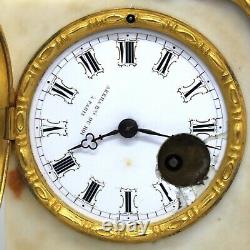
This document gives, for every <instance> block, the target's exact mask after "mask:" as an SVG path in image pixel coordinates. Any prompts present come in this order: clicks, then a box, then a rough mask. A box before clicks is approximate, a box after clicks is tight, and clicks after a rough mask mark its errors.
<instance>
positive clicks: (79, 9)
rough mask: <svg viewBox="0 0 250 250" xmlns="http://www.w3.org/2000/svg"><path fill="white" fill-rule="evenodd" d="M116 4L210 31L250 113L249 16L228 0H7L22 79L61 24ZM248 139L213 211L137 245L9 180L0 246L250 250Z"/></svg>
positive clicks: (6, 21)
mask: <svg viewBox="0 0 250 250" xmlns="http://www.w3.org/2000/svg"><path fill="white" fill-rule="evenodd" d="M114 7H138V8H148V9H153V10H156V11H160V12H164V13H167V14H170V15H172V16H174V17H177V18H179V19H181V20H183V21H185V22H187V23H189V24H190V25H191V26H193V27H195V28H197V29H198V30H199V31H200V32H202V33H203V34H205V35H206V36H207V37H208V38H209V39H210V40H211V41H212V42H213V43H214V44H215V45H216V46H217V47H218V49H219V50H220V51H221V52H222V53H223V54H224V56H225V57H226V59H227V61H228V62H229V64H230V66H231V68H232V69H233V71H234V73H235V75H236V77H237V79H238V81H239V83H240V85H241V88H242V91H243V94H244V97H245V100H246V106H247V115H248V116H249V115H250V94H249V93H250V84H249V69H250V57H249V54H250V52H249V51H250V19H249V18H247V17H246V16H245V15H244V14H243V13H242V12H241V11H240V9H238V8H237V7H236V6H234V5H233V4H232V3H231V2H230V1H228V0H202V1H200V0H119V1H115V0H102V1H100V0H53V1H51V0H36V1H34V0H16V1H14V0H12V1H9V0H0V23H1V24H2V26H3V28H4V31H5V35H6V38H7V41H8V44H9V48H10V53H11V59H12V64H13V73H14V84H15V86H17V84H18V80H19V79H20V76H21V73H22V71H23V70H24V68H25V66H26V64H27V63H28V61H29V60H30V58H31V57H32V56H33V54H34V53H35V52H36V51H37V49H38V48H39V47H40V46H41V45H42V44H43V43H44V42H45V41H46V40H47V39H48V38H49V37H50V36H51V35H52V34H54V33H55V32H56V31H57V30H58V29H60V28H61V27H63V26H65V25H66V24H68V23H69V22H72V21H73V20H76V19H78V18H80V17H82V16H85V15H86V14H90V13H93V12H96V11H99V10H103V9H105V8H114ZM247 141H248V143H247V147H246V152H245V157H244V159H243V162H242V165H241V168H240V170H239V172H238V174H237V176H236V179H235V181H234V182H233V184H232V186H231V187H230V189H229V191H228V192H227V194H226V195H225V197H224V198H223V199H222V200H221V201H220V202H219V203H218V204H217V206H216V207H215V208H214V209H213V210H211V212H210V213H209V214H208V215H207V216H205V217H204V218H202V219H201V220H200V221H199V222H197V223H196V224H194V225H193V226H192V227H190V228H188V229H187V230H185V231H183V232H181V233H179V234H177V235H175V236H172V237H170V238H165V239H162V240H159V241H157V242H153V243H143V244H133V245H131V244H130V245H127V244H121V243H111V242H104V241H100V240H97V239H95V238H91V237H89V236H86V235H84V234H80V233H78V232H75V231H74V230H72V229H71V228H69V227H68V226H66V225H64V224H62V223H61V222H59V221H58V220H57V219H56V218H54V217H53V216H52V215H51V214H50V213H49V212H48V211H47V210H46V209H44V208H43V207H42V206H41V205H40V204H39V203H38V202H37V201H36V199H35V198H34V197H33V195H32V194H31V192H30V191H29V190H28V188H27V187H26V186H25V188H24V190H23V192H22V193H21V195H20V197H19V198H17V197H16V196H15V195H14V193H13V191H12V190H11V189H10V188H9V187H8V188H7V189H6V193H5V199H6V209H5V213H4V219H5V241H6V249H3V248H0V250H50V249H53V250H57V249H60V250H66V249H71V250H78V249H79V250H80V249H81V250H84V249H88V250H95V249H103V250H105V249H108V250H113V249H117V248H118V247H119V249H120V250H123V249H124V250H125V249H126V250H129V249H131V250H132V249H133V250H135V249H138V250H140V249H143V250H147V249H152V248H155V249H159V250H161V249H164V250H165V249H166V250H167V249H171V250H188V249H190V250H200V249H202V250H211V249H215V250H217V249H218V250H235V249H240V250H249V249H250V237H249V232H250V213H249V211H250V195H249V186H250V169H249V154H250V147H249V141H250V136H249V135H248V138H247ZM13 153H14V152H13ZM10 165H11V169H10V171H13V169H15V167H16V166H17V165H18V164H17V162H16V159H15V158H14V157H12V159H11V164H10ZM12 174H13V172H12ZM10 176H11V175H10ZM10 176H9V178H10ZM12 176H13V175H12ZM9 182H10V180H9ZM19 186H20V185H19ZM19 186H18V185H17V187H19ZM19 188H20V187H19Z"/></svg>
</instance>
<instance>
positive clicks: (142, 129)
mask: <svg viewBox="0 0 250 250" xmlns="http://www.w3.org/2000/svg"><path fill="white" fill-rule="evenodd" d="M138 132H141V133H144V134H148V135H156V136H161V137H166V138H170V137H171V136H169V135H164V134H161V133H158V132H155V131H153V130H150V129H144V128H138Z"/></svg>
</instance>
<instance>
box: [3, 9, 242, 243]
mask: <svg viewBox="0 0 250 250" xmlns="http://www.w3.org/2000/svg"><path fill="white" fill-rule="evenodd" d="M4 55H6V53H5V54H4ZM5 58H6V56H5ZM9 82H10V81H9ZM5 86H8V85H7V84H5ZM5 92H7V91H5ZM10 92H11V90H10ZM10 106H11V108H7V109H4V110H5V111H4V112H6V113H4V118H5V117H6V118H7V119H5V120H6V121H7V123H6V124H7V125H8V126H6V129H5V130H4V131H6V132H5V138H6V139H10V140H13V139H15V142H16V151H17V155H18V157H19V160H20V163H21V166H22V171H23V174H24V176H25V177H26V180H27V182H28V184H29V185H30V187H31V189H32V190H33V193H34V194H35V195H36V197H37V198H38V200H40V202H41V203H42V204H43V205H44V206H45V207H46V208H47V209H49V210H50V212H52V213H53V214H54V215H55V216H56V217H58V218H59V219H61V220H62V221H64V222H66V223H67V224H69V225H71V226H72V227H74V228H76V229H77V230H79V231H82V232H86V233H89V234H91V235H94V236H98V237H100V238H104V239H110V240H117V241H145V240H155V239H158V238H160V237H163V236H167V235H172V234H174V233H176V232H178V231H181V230H182V229H183V228H185V227H187V226H188V225H190V224H192V223H193V222H195V221H196V220H197V219H198V218H200V217H201V216H202V215H204V214H205V213H206V212H207V211H208V210H209V209H210V208H211V207H212V206H213V205H214V204H215V203H216V202H217V201H218V200H219V199H220V198H221V197H222V195H223V194H224V192H225V191H226V190H227V188H228V187H229V185H230V184H231V182H232V180H233V177H234V175H235V174H236V172H237V169H238V167H239V164H240V161H241V158H242V156H243V151H244V143H245V137H246V118H245V108H244V101H243V97H242V94H241V91H240V87H239V84H238V83H237V81H236V79H235V77H234V76H233V74H232V73H231V70H230V69H229V67H228V66H227V63H226V62H225V59H224V58H223V56H222V55H221V54H220V52H219V51H218V50H217V49H216V48H215V47H214V46H213V45H212V44H211V42H209V41H208V39H206V38H205V37H204V36H203V35H201V34H200V33H199V32H198V31H196V30H194V29H193V28H191V27H189V26H188V25H187V24H184V23H183V22H181V21H179V20H177V19H174V18H172V17H170V16H167V15H163V14H160V13H156V12H153V11H149V10H141V9H116V10H109V11H104V12H100V13H97V14H93V15H90V16H88V17H85V18H83V19H80V20H78V21H75V22H73V23H72V24H69V25H68V26H67V27H65V28H63V29H62V30H61V31H59V32H58V33H57V34H56V35H54V36H53V37H52V38H51V39H50V40H49V41H48V42H47V43H46V44H45V45H44V46H43V47H42V48H41V49H40V50H39V52H37V54H36V55H35V56H34V58H33V59H32V60H31V62H30V63H29V65H28V66H27V68H26V69H25V72H24V74H23V76H22V79H21V81H20V86H19V90H18V92H17V101H16V106H15V107H14V105H10ZM4 107H6V105H5V106H4ZM5 143H7V144H8V145H6V146H4V148H6V149H5V150H7V149H8V146H9V141H8V140H5V141H3V145H5ZM1 155H7V154H4V153H3V154H1ZM6 159H7V158H6V157H4V158H3V161H5V162H6Z"/></svg>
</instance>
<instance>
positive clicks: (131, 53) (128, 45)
mask: <svg viewBox="0 0 250 250" xmlns="http://www.w3.org/2000/svg"><path fill="white" fill-rule="evenodd" d="M117 48H118V51H119V59H118V65H119V66H131V65H132V66H136V57H135V48H136V41H132V40H128V41H127V40H118V41H117Z"/></svg>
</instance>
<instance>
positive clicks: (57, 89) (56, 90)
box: [49, 78, 78, 104]
mask: <svg viewBox="0 0 250 250" xmlns="http://www.w3.org/2000/svg"><path fill="white" fill-rule="evenodd" d="M77 93H78V91H77V90H76V89H74V88H69V87H67V86H66V85H64V83H63V80H61V79H60V78H56V79H55V81H54V82H53V83H52V85H51V88H50V89H49V94H51V95H53V96H59V97H60V98H62V99H63V100H64V101H65V102H66V103H68V104H72V103H73V99H74V98H75V96H76V94H77Z"/></svg>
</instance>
